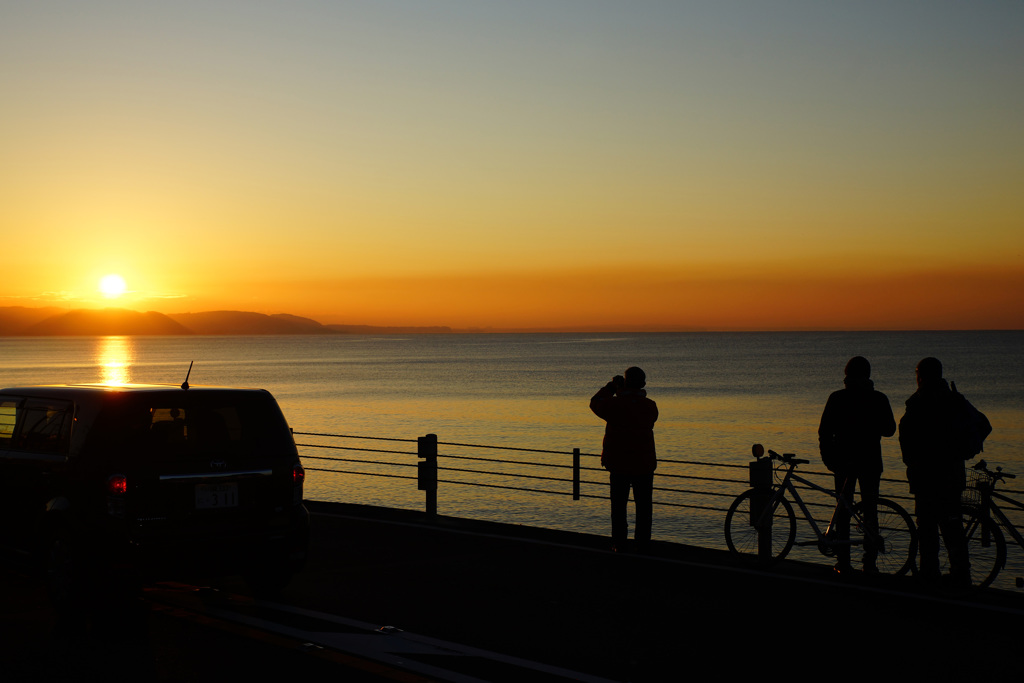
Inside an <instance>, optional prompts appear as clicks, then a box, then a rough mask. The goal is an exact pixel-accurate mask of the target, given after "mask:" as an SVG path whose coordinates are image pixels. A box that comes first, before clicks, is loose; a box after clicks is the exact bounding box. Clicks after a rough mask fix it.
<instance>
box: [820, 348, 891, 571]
mask: <svg viewBox="0 0 1024 683" xmlns="http://www.w3.org/2000/svg"><path fill="white" fill-rule="evenodd" d="M843 384H844V385H845V388H844V389H840V390H839V391H834V392H832V394H831V395H830V396H829V397H828V401H826V403H825V410H824V411H823V412H822V414H821V424H820V425H819V426H818V446H819V448H820V450H821V460H822V462H824V463H825V467H827V468H828V469H829V471H830V472H832V474H833V476H834V477H835V485H836V492H837V493H838V494H839V495H841V496H842V497H843V498H844V499H846V501H847V502H848V503H850V505H853V492H854V490H855V488H856V486H857V484H858V482H859V483H860V498H861V500H862V501H863V502H864V506H865V508H866V512H865V520H864V521H865V522H866V523H867V524H868V526H869V528H872V529H877V527H878V511H877V508H876V506H875V501H877V500H878V484H879V481H880V480H881V478H882V443H881V441H882V437H883V436H892V435H893V434H895V433H896V419H895V418H894V417H893V415H892V408H891V407H890V406H889V399H888V398H887V397H886V395H885V394H883V393H882V392H880V391H875V385H874V383H873V382H872V381H871V364H870V363H868V360H867V359H866V358H864V357H863V356H856V357H854V358H851V359H850V361H849V362H848V363H847V364H846V378H845V379H844V380H843ZM834 532H835V539H836V540H841V541H842V540H848V539H849V538H850V515H849V513H847V511H846V509H845V508H842V507H840V508H839V509H838V510H837V511H836V519H835V526H834ZM877 556H878V551H877V549H876V548H873V547H872V546H871V545H866V546H865V548H864V567H863V569H864V571H866V572H872V571H876V567H875V559H876V557H877ZM836 559H837V560H838V561H837V563H836V571H838V572H840V573H843V572H846V571H849V570H850V569H851V567H850V547H849V546H848V545H842V544H840V545H838V546H836Z"/></svg>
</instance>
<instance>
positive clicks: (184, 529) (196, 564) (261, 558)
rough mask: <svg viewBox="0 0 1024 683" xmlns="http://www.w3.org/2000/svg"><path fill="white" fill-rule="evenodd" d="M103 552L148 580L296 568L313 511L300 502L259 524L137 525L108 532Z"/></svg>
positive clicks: (113, 564)
mask: <svg viewBox="0 0 1024 683" xmlns="http://www.w3.org/2000/svg"><path fill="white" fill-rule="evenodd" d="M100 545H101V546H105V549H106V552H105V553H104V556H105V558H106V561H105V562H103V563H102V564H106V565H107V566H108V567H109V568H111V569H112V570H115V571H121V572H130V573H132V574H134V575H138V576H140V577H142V578H146V579H153V580H156V579H171V578H181V577H183V576H185V575H204V576H214V575H229V574H246V573H250V572H253V571H257V570H259V569H260V568H262V567H267V566H275V567H280V568H282V569H285V570H288V571H291V572H296V571H298V570H299V569H301V568H302V566H303V565H304V564H305V562H306V555H307V552H308V547H309V511H308V510H307V509H306V507H305V506H304V505H298V506H295V507H294V508H292V509H290V510H289V511H287V512H286V513H282V514H280V515H276V516H274V517H272V518H271V519H269V520H264V521H262V522H259V523H252V522H250V523H246V524H239V525H236V526H235V527H232V525H230V524H224V523H222V524H211V525H208V526H206V528H204V527H203V526H202V525H198V526H197V525H191V524H190V525H187V526H181V525H176V524H173V523H163V524H152V523H150V524H145V523H143V524H139V523H136V524H133V525H131V527H129V528H125V527H122V528H121V530H120V533H114V534H108V536H107V539H106V543H102V544H100Z"/></svg>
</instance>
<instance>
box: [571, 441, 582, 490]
mask: <svg viewBox="0 0 1024 683" xmlns="http://www.w3.org/2000/svg"><path fill="white" fill-rule="evenodd" d="M572 499H573V500H579V499H580V449H578V448H574V449H572Z"/></svg>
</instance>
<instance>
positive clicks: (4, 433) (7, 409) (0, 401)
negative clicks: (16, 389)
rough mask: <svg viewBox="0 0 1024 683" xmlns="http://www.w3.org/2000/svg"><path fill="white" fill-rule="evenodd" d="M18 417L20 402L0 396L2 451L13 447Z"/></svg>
mask: <svg viewBox="0 0 1024 683" xmlns="http://www.w3.org/2000/svg"><path fill="white" fill-rule="evenodd" d="M17 417H18V400H16V399H13V398H7V397H5V396H0V449H7V448H10V447H11V444H12V443H13V441H14V425H15V424H16V423H17Z"/></svg>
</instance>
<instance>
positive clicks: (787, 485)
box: [758, 463, 863, 546]
mask: <svg viewBox="0 0 1024 683" xmlns="http://www.w3.org/2000/svg"><path fill="white" fill-rule="evenodd" d="M797 464H798V463H789V464H788V466H789V469H788V470H787V471H786V475H785V476H784V477H783V479H782V483H780V484H778V485H777V486H776V487H775V492H774V493H773V494H772V497H771V500H770V504H769V505H767V506H766V507H765V510H764V512H763V513H762V514H761V518H762V519H764V517H765V515H767V516H768V519H771V515H773V514H775V509H776V508H777V507H778V506H779V500H780V499H781V498H782V497H783V496H784V495H785V493H786V492H787V491H788V492H789V493H790V498H791V500H792V501H793V502H794V503H796V505H797V507H799V508H800V512H801V513H802V514H803V517H804V520H805V521H806V522H807V523H808V524H809V525H810V527H811V530H812V531H814V536H815V538H816V540H814V541H799V542H797V545H801V546H805V545H813V544H821V543H828V544H829V545H847V544H848V545H850V546H853V545H857V544H858V543H859V541H853V540H851V539H846V540H844V541H843V542H842V543H838V542H835V541H831V540H829V539H828V534H829V533H830V532H831V531H832V526H833V525H834V524H835V519H836V512H838V511H839V507H840V506H843V507H845V508H846V511H847V512H848V513H849V514H850V519H856V520H857V521H858V522H862V521H863V520H861V519H860V518H859V517H858V516H857V514H856V513H855V512H854V510H853V506H852V505H850V503H849V501H847V500H846V499H845V498H843V496H842V495H840V494H839V493H838V492H836V491H833V490H832V489H827V488H825V487H824V486H819V485H818V484H815V483H814V482H813V481H810V480H808V479H805V478H803V477H801V476H800V475H799V474H796V472H794V470H795V469H796V466H797ZM794 481H797V482H799V483H801V484H803V485H804V486H807V487H809V488H811V489H813V490H815V491H818V492H820V493H824V494H827V495H829V496H831V497H832V498H835V499H836V501H837V502H836V508H835V510H834V511H833V512H832V519H831V520H829V523H828V526H827V527H825V531H824V532H822V531H821V529H820V528H819V527H818V524H817V522H815V521H814V515H812V514H811V511H810V510H809V509H808V508H807V505H806V504H805V503H804V500H803V498H802V497H801V496H800V493H799V490H798V489H797V488H796V486H795V485H794V484H793V482H794ZM758 521H761V520H758Z"/></svg>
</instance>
